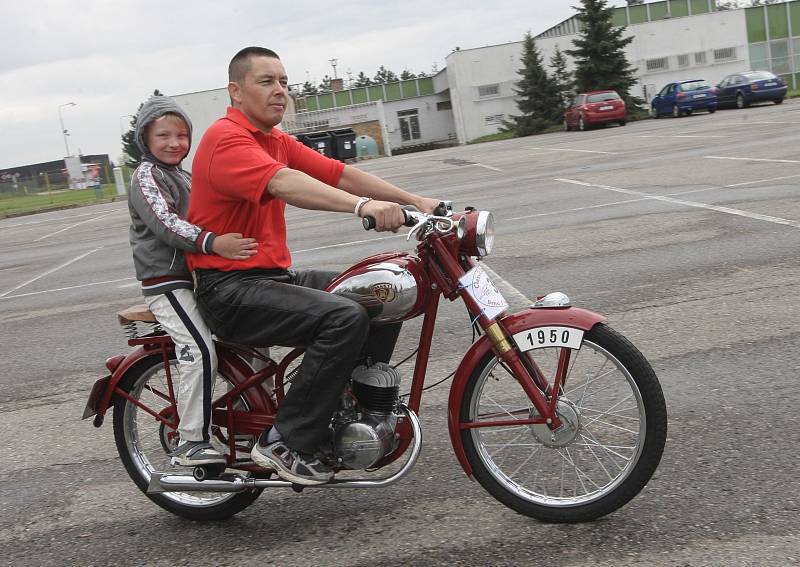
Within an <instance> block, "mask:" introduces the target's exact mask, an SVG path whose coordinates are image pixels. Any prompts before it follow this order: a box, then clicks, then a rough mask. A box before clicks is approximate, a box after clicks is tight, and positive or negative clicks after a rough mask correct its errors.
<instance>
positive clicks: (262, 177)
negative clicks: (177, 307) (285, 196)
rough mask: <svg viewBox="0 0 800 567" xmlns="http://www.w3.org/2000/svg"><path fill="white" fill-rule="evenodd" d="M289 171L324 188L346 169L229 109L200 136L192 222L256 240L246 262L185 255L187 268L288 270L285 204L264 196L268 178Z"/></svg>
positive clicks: (339, 163) (195, 167)
mask: <svg viewBox="0 0 800 567" xmlns="http://www.w3.org/2000/svg"><path fill="white" fill-rule="evenodd" d="M284 167H289V168H291V169H297V170H299V171H302V172H304V173H307V174H308V175H310V176H311V177H314V178H316V179H318V180H320V181H322V182H323V183H327V184H328V185H333V186H334V187H335V186H336V185H338V184H339V179H340V178H341V175H342V170H343V169H344V164H343V163H341V162H338V161H336V160H332V159H330V158H327V157H325V156H323V155H320V154H319V153H317V152H315V151H314V150H312V149H311V148H308V147H306V146H304V145H303V144H301V143H300V142H298V141H297V140H296V139H294V138H293V137H292V136H290V135H288V134H286V133H285V132H281V131H280V130H278V129H276V128H273V129H272V131H271V132H270V133H269V134H264V133H263V132H261V131H260V130H259V129H258V128H256V127H255V126H253V125H252V124H251V123H250V121H249V120H248V119H247V117H245V115H244V114H242V112H241V111H240V110H239V109H236V108H228V113H227V116H225V118H220V119H219V120H217V121H216V122H215V123H214V124H212V125H211V127H210V128H209V129H208V130H206V132H205V134H203V138H202V139H201V140H200V145H198V146H197V153H196V154H195V156H194V161H193V162H192V194H191V197H190V199H189V213H188V215H187V218H188V220H189V221H190V222H192V223H194V224H196V225H199V226H202V227H203V228H204V229H205V230H210V231H212V232H214V233H216V234H217V235H222V234H226V233H228V232H238V233H241V234H242V235H243V236H245V237H250V238H255V239H256V240H257V241H258V253H257V254H256V255H254V256H252V257H251V258H249V259H248V260H226V259H225V258H223V257H222V256H217V255H215V254H188V253H187V254H186V263H187V264H188V265H189V268H190V269H192V270H194V269H195V268H213V269H217V270H223V271H230V270H247V269H250V268H288V267H289V266H291V264H292V256H291V254H290V253H289V248H288V247H287V246H286V220H285V218H284V209H285V208H286V203H284V202H283V201H281V200H280V199H276V198H275V197H273V196H272V195H270V194H269V193H268V192H267V184H269V182H270V180H271V179H272V176H273V175H275V174H276V173H277V172H278V171H279V170H280V169H282V168H284Z"/></svg>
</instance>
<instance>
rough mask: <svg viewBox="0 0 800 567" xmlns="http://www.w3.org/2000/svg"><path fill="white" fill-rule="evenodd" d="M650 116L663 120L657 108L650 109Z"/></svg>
mask: <svg viewBox="0 0 800 567" xmlns="http://www.w3.org/2000/svg"><path fill="white" fill-rule="evenodd" d="M650 116H652V117H653V118H661V114H660V113H659V112H658V110H657V109H656V107H655V106H651V107H650Z"/></svg>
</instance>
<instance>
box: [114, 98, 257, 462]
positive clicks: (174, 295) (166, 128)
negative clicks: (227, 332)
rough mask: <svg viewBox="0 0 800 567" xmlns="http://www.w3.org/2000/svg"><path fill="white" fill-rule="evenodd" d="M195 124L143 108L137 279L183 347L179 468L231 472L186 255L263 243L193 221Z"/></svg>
mask: <svg viewBox="0 0 800 567" xmlns="http://www.w3.org/2000/svg"><path fill="white" fill-rule="evenodd" d="M191 137H192V124H191V121H190V120H189V118H188V116H186V114H185V113H184V112H183V110H181V108H180V107H179V106H178V105H177V104H176V103H175V102H174V101H173V100H172V99H170V98H169V97H165V96H154V97H152V98H150V99H149V100H148V101H147V102H145V103H144V105H142V108H141V110H140V111H139V115H138V118H137V121H136V143H137V145H138V146H139V149H141V150H142V163H141V164H140V165H139V167H137V168H136V170H135V171H134V174H133V179H132V180H131V189H130V193H129V196H128V209H129V211H130V215H131V228H130V240H131V247H132V248H133V262H134V265H135V267H136V277H137V279H138V280H140V281H141V282H142V293H143V295H144V297H145V302H146V303H147V306H148V307H149V308H150V311H152V312H153V315H155V317H156V319H158V322H159V323H160V324H161V326H162V327H163V328H164V330H165V331H166V332H167V333H169V335H170V336H171V337H172V339H173V341H174V342H175V354H176V356H177V358H178V364H179V369H180V376H181V379H180V384H179V387H178V393H177V396H178V415H179V416H180V424H179V425H178V433H179V434H180V443H179V445H178V447H177V448H176V449H175V451H173V453H172V464H178V465H182V466H197V465H208V464H224V463H225V457H224V455H222V454H221V453H220V452H219V451H217V450H216V449H214V448H213V447H212V446H211V444H210V443H209V440H210V427H211V395H212V389H213V386H214V378H215V375H216V371H217V358H216V353H215V351H214V344H213V342H212V340H211V331H210V330H209V328H208V326H207V325H206V323H205V321H203V319H202V317H201V316H200V313H199V312H198V310H197V303H196V302H195V298H194V290H193V287H194V286H193V281H192V277H191V274H190V272H189V270H188V269H187V267H186V264H185V262H184V258H183V253H184V251H193V252H198V253H200V254H218V255H220V256H222V257H224V258H227V259H229V260H244V259H247V258H249V257H250V256H252V255H253V254H255V253H256V247H257V244H256V241H255V240H254V239H252V238H242V235H241V234H235V233H229V234H223V235H221V236H217V235H215V234H214V233H212V232H208V231H205V230H203V229H202V228H200V227H199V226H195V225H193V224H191V223H189V222H187V221H186V220H185V216H186V212H187V210H188V208H189V191H190V190H191V189H190V187H191V186H190V184H191V177H190V174H189V173H187V172H185V171H183V170H182V169H181V167H180V164H181V162H182V161H183V158H185V157H186V155H187V154H188V153H189V147H190V143H191Z"/></svg>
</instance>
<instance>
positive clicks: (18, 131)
mask: <svg viewBox="0 0 800 567" xmlns="http://www.w3.org/2000/svg"><path fill="white" fill-rule="evenodd" d="M577 3H578V0H505V1H504V2H497V3H496V2H487V1H486V0H481V1H475V0H436V1H431V0H405V1H404V2H388V1H379V0H372V1H366V0H335V1H332V2H320V1H311V0H293V1H291V2H286V1H283V2H280V3H277V2H270V1H268V0H240V1H239V0H229V1H227V2H221V1H219V0H191V1H189V0H186V1H183V2H164V1H163V0H158V1H156V0H137V1H135V2H133V1H130V0H102V1H101V0H82V1H81V2H64V1H63V0H25V1H19V0H0V6H2V17H1V18H0V54H2V55H0V169H4V168H8V167H16V166H22V165H26V164H29V163H38V162H43V161H50V160H58V159H61V158H63V157H64V156H65V155H66V148H65V143H64V136H63V135H62V133H61V125H60V123H59V113H60V114H61V118H62V119H63V122H64V127H65V128H66V129H67V130H68V132H69V137H68V138H67V143H68V145H69V150H70V153H72V154H77V153H78V152H80V153H82V154H87V155H88V154H108V155H109V156H110V157H111V159H112V161H114V162H117V160H118V158H119V156H120V155H121V152H122V148H121V143H120V135H121V132H122V131H123V130H127V129H128V128H129V127H130V124H129V123H130V119H131V117H130V115H132V114H134V113H135V112H136V110H137V108H138V106H139V104H140V103H142V102H144V101H145V100H146V99H147V98H148V97H149V96H150V95H151V94H152V92H153V90H154V89H158V90H159V91H161V92H162V93H163V94H166V95H177V94H184V93H189V92H195V91H202V90H207V89H216V88H221V87H224V86H226V84H227V67H228V62H229V61H230V59H231V57H232V56H233V55H234V54H235V53H236V52H237V51H238V50H239V49H241V48H243V47H246V46H249V45H258V46H263V47H267V48H269V49H272V50H274V51H276V52H277V53H278V54H279V55H280V57H281V59H282V61H283V64H284V66H285V68H286V70H287V72H288V74H289V81H290V83H303V82H305V81H306V80H307V79H310V80H311V81H312V82H315V83H318V82H320V81H321V80H322V78H323V77H324V76H325V75H326V74H327V75H333V69H332V67H331V64H330V62H329V60H330V59H334V58H335V59H336V60H337V62H338V63H337V74H338V76H339V77H344V78H346V77H347V74H346V73H347V71H348V70H350V71H351V72H352V74H353V76H355V75H357V74H358V73H359V72H361V71H363V72H364V73H365V74H367V75H368V76H370V77H371V76H373V75H374V74H375V72H376V71H377V69H378V67H379V66H380V65H385V66H386V67H387V68H388V69H391V70H392V71H394V72H395V73H397V74H398V75H399V74H400V72H401V71H402V70H403V69H409V70H410V71H412V72H414V73H417V72H419V71H425V72H426V73H429V74H430V72H431V70H432V67H433V65H434V64H435V65H437V67H438V69H440V70H441V69H442V68H444V67H445V57H447V55H448V54H449V53H450V52H451V51H453V50H454V49H455V48H456V47H460V48H461V49H469V48H474V47H483V46H486V45H497V44H501V43H508V42H513V41H520V40H521V39H522V38H523V36H524V34H525V32H526V31H528V30H530V31H531V32H532V33H533V34H534V35H536V34H538V33H540V32H542V31H544V30H546V29H548V28H550V27H551V26H553V25H556V24H558V23H560V22H561V21H562V20H564V19H566V18H568V17H570V16H571V15H572V14H574V10H573V8H572V6H573V5H574V4H577ZM609 4H610V5H614V6H618V5H623V4H624V2H623V1H622V0H611V1H610V2H609ZM69 103H75V104H74V105H69Z"/></svg>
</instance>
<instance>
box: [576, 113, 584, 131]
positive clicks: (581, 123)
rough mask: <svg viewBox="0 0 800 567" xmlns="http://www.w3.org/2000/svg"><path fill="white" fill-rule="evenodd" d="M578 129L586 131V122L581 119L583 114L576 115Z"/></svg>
mask: <svg viewBox="0 0 800 567" xmlns="http://www.w3.org/2000/svg"><path fill="white" fill-rule="evenodd" d="M578 130H580V131H581V132H585V131H586V123H585V122H584V121H583V114H581V115H580V116H579V117H578Z"/></svg>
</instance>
